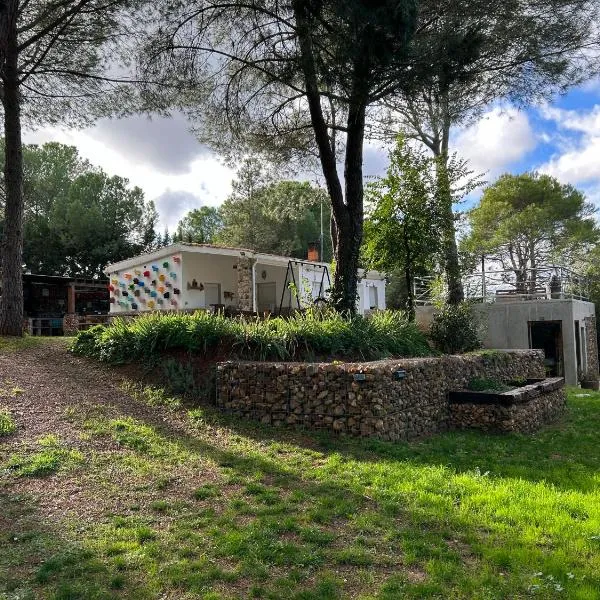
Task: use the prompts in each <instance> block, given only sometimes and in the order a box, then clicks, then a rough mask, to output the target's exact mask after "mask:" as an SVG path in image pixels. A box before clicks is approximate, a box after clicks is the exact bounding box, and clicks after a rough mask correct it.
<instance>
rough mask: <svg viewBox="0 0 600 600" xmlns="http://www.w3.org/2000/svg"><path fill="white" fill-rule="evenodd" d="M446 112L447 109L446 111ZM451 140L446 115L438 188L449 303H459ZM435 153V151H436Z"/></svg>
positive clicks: (458, 267)
mask: <svg viewBox="0 0 600 600" xmlns="http://www.w3.org/2000/svg"><path fill="white" fill-rule="evenodd" d="M444 112H446V111H444ZM449 141H450V119H449V118H448V117H447V116H446V115H444V124H443V128H442V142H441V147H438V153H437V154H436V158H437V159H438V164H437V167H436V169H437V171H436V176H437V188H438V202H439V208H440V214H441V218H442V230H443V231H442V244H443V249H444V267H445V271H446V281H447V283H448V297H447V301H448V304H459V303H460V302H462V301H463V300H464V299H465V293H464V289H463V284H462V277H461V272H460V262H459V260H458V245H457V243H456V226H455V222H454V210H453V209H452V189H451V185H450V179H449V177H448V145H449ZM434 154H435V151H434Z"/></svg>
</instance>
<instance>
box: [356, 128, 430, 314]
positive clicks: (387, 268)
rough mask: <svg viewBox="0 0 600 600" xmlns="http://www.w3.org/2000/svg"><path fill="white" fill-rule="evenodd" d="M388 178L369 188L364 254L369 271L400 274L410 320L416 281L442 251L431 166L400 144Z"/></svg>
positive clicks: (393, 154)
mask: <svg viewBox="0 0 600 600" xmlns="http://www.w3.org/2000/svg"><path fill="white" fill-rule="evenodd" d="M389 159H390V166H389V167H388V170H387V174H386V176H385V177H382V178H380V179H378V180H376V181H375V182H373V183H371V184H369V186H368V187H367V190H366V202H367V205H368V206H369V210H368V215H369V217H368V219H367V220H366V221H365V229H364V231H365V242H364V248H363V252H364V255H365V259H366V261H367V263H368V265H369V267H371V268H373V269H377V270H380V271H384V272H386V273H390V272H393V271H399V272H402V274H403V276H404V279H405V288H406V294H407V301H406V308H407V309H408V311H409V312H410V313H411V314H414V298H413V296H412V286H413V280H414V277H415V276H418V275H426V274H427V273H428V272H430V271H431V270H432V269H433V267H434V263H435V258H436V256H437V253H438V251H439V249H440V235H439V224H440V222H439V216H438V214H437V205H436V180H435V172H434V165H435V160H434V159H433V158H428V157H426V156H425V152H424V151H418V150H413V149H411V147H410V146H408V145H407V143H406V142H405V141H404V140H403V139H402V138H399V139H398V142H397V144H396V147H395V148H394V150H392V151H391V152H390V155H389Z"/></svg>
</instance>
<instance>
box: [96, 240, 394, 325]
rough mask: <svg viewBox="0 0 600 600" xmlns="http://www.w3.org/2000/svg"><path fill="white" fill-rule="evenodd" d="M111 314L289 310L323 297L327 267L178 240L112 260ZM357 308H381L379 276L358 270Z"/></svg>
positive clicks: (382, 295) (327, 283)
mask: <svg viewBox="0 0 600 600" xmlns="http://www.w3.org/2000/svg"><path fill="white" fill-rule="evenodd" d="M104 272H105V273H106V275H107V276H108V277H109V280H110V282H109V291H110V312H111V314H120V313H127V314H131V313H132V312H133V313H136V312H144V311H152V310H194V309H231V310H236V311H242V312H254V313H272V314H280V313H288V312H290V311H293V310H296V309H301V308H305V307H306V306H307V305H308V304H309V303H312V302H314V301H315V300H317V301H318V300H319V299H326V298H327V295H328V290H329V288H330V285H331V274H330V266H329V265H328V264H327V263H323V262H318V261H316V260H298V259H294V258H289V257H286V256H276V255H273V254H261V253H260V252H253V251H252V250H245V249H242V248H229V247H224V246H213V245H208V244H188V243H178V244H173V245H171V246H167V247H165V248H161V249H160V250H156V251H155V252H151V253H148V254H142V255H140V256H135V257H133V258H130V259H128V260H124V261H121V262H118V263H115V264H112V265H108V267H106V269H105V271H104ZM359 278H360V280H359V297H358V300H357V310H358V312H359V313H360V314H364V313H366V312H368V311H370V310H383V309H385V277H384V276H383V275H381V274H380V273H377V272H375V271H368V272H364V271H360V272H359Z"/></svg>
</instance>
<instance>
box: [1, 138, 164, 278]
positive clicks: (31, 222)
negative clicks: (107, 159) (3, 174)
mask: <svg viewBox="0 0 600 600" xmlns="http://www.w3.org/2000/svg"><path fill="white" fill-rule="evenodd" d="M23 158H24V173H25V178H24V186H23V188H24V198H25V210H24V215H25V220H24V249H23V264H24V265H25V268H26V269H28V270H30V271H32V272H34V273H41V274H46V275H79V276H87V277H101V276H102V270H103V268H104V267H105V266H106V265H107V264H108V263H111V262H115V261H118V260H122V259H124V258H128V257H130V256H132V255H134V254H137V253H139V252H142V251H145V250H150V249H152V248H153V247H154V243H155V237H156V233H155V229H154V228H155V224H156V221H157V218H158V215H157V213H156V209H155V207H154V203H153V202H148V203H146V202H144V195H143V192H142V190H141V189H140V188H137V187H136V188H131V187H130V186H129V184H128V182H127V180H126V179H123V178H121V177H110V176H109V175H107V174H106V173H104V172H103V171H102V170H101V169H98V168H95V167H93V166H92V165H91V164H90V163H89V162H88V161H86V160H82V159H81V158H80V157H79V155H78V153H77V149H76V148H74V147H73V146H65V145H63V144H58V143H48V144H44V145H43V146H37V145H27V146H24V148H23ZM2 189H3V186H2ZM1 208H2V207H0V209H1ZM2 217H3V212H2V211H1V210H0V221H1V220H2Z"/></svg>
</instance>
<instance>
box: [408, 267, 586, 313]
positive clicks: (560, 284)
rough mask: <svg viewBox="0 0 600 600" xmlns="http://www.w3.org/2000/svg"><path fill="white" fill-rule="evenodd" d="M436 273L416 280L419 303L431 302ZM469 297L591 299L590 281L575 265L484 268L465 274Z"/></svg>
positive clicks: (496, 299)
mask: <svg viewBox="0 0 600 600" xmlns="http://www.w3.org/2000/svg"><path fill="white" fill-rule="evenodd" d="M437 281H438V279H437V278H435V277H419V278H416V279H415V282H414V290H413V291H414V296H415V301H416V304H417V305H427V304H431V303H432V301H433V296H434V293H433V292H434V286H435V285H438V284H437V283H436V282H437ZM463 287H464V291H465V298H466V299H469V300H476V301H479V302H514V301H523V300H550V299H553V300H561V299H569V300H588V299H589V297H590V295H589V281H588V279H587V278H586V277H584V276H582V275H580V274H579V273H576V272H575V271H573V270H572V269H569V268H567V267H562V266H548V267H540V268H537V269H527V270H525V271H523V272H521V273H519V274H518V276H517V273H516V272H515V271H512V270H497V271H493V270H490V271H482V272H477V273H472V274H471V275H467V276H465V277H463Z"/></svg>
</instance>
